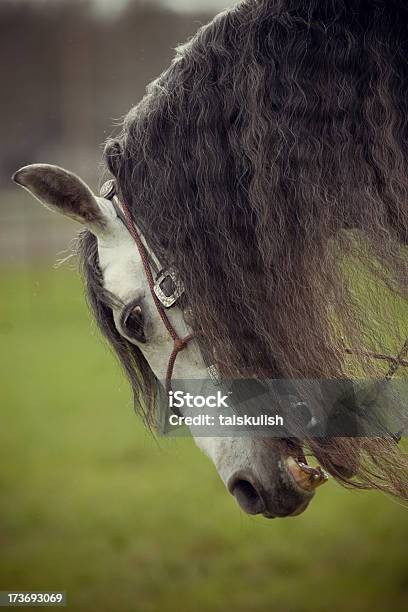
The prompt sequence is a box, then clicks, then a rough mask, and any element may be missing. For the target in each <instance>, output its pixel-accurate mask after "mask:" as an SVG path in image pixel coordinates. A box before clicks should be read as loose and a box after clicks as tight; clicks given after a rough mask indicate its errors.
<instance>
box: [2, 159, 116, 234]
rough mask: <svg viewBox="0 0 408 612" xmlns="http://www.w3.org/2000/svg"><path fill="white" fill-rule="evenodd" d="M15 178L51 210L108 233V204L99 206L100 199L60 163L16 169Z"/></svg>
mask: <svg viewBox="0 0 408 612" xmlns="http://www.w3.org/2000/svg"><path fill="white" fill-rule="evenodd" d="M12 179H13V181H14V182H16V183H17V184H18V185H21V187H24V189H26V190H27V191H29V192H30V193H32V194H33V196H34V197H35V198H37V200H39V201H40V202H41V203H42V204H44V206H46V207H47V208H49V209H50V210H52V211H56V212H59V213H61V214H62V215H65V216H66V217H70V218H71V219H74V220H75V221H78V222H79V223H81V224H82V225H85V226H86V227H87V228H88V229H89V230H90V231H91V232H92V233H93V234H95V235H97V236H98V235H102V234H104V233H105V232H106V229H107V225H108V224H109V219H110V215H109V211H108V210H107V207H106V206H100V204H99V198H98V199H97V198H96V197H95V196H94V194H93V193H92V191H91V189H90V188H89V187H88V185H86V183H84V181H83V180H82V179H80V178H79V176H77V175H76V174H73V173H72V172H69V171H68V170H64V169H63V168H60V167H58V166H52V165H49V164H32V165H30V166H24V168H21V169H20V170H17V172H15V174H13V176H12Z"/></svg>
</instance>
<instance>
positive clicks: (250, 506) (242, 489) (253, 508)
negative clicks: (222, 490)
mask: <svg viewBox="0 0 408 612" xmlns="http://www.w3.org/2000/svg"><path fill="white" fill-rule="evenodd" d="M231 493H232V494H233V496H234V497H235V499H236V500H237V502H238V503H239V505H240V506H241V508H242V509H243V510H244V512H247V513H248V514H261V513H262V512H264V511H265V504H264V502H263V500H262V497H261V496H260V495H259V493H258V491H257V490H256V489H255V487H254V486H253V485H252V484H251V483H250V482H248V480H237V481H236V482H234V484H233V485H232V486H231Z"/></svg>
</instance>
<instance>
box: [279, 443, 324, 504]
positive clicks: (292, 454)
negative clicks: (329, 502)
mask: <svg viewBox="0 0 408 612" xmlns="http://www.w3.org/2000/svg"><path fill="white" fill-rule="evenodd" d="M284 465H285V472H286V473H287V474H288V476H289V478H290V480H291V484H292V485H293V486H294V487H295V489H297V490H298V491H299V492H301V493H303V494H305V493H306V494H308V493H309V494H313V493H314V491H315V490H316V489H317V488H318V487H320V486H321V485H322V484H324V483H325V482H327V480H328V475H327V473H326V472H325V471H324V470H323V469H322V468H321V467H320V465H317V466H311V465H309V464H308V462H307V459H306V456H305V453H304V451H303V448H302V445H301V443H300V442H299V440H297V439H290V440H285V448H284Z"/></svg>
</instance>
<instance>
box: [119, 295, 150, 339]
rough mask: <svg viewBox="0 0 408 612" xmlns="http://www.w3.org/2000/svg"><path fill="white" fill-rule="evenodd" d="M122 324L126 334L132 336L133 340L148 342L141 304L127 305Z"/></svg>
mask: <svg viewBox="0 0 408 612" xmlns="http://www.w3.org/2000/svg"><path fill="white" fill-rule="evenodd" d="M120 324H121V327H122V329H123V331H124V332H125V334H126V336H128V337H129V338H132V340H137V342H146V336H145V333H144V317H143V312H142V309H141V307H140V306H139V304H136V303H132V304H130V305H129V306H126V308H125V309H124V311H123V314H122V316H121V321H120Z"/></svg>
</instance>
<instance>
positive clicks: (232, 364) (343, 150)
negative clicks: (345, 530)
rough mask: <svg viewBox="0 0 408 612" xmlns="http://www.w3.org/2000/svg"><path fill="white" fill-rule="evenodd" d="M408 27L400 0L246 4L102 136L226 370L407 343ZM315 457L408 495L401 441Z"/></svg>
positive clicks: (138, 214) (265, 370) (317, 373)
mask: <svg viewBox="0 0 408 612" xmlns="http://www.w3.org/2000/svg"><path fill="white" fill-rule="evenodd" d="M407 22H408V8H407V7H406V4H405V3H404V2H402V1H398V0H388V1H385V0H384V1H382V0H366V1H351V0H333V1H332V2H321V1H320V0H246V1H244V2H242V3H240V4H238V5H237V6H236V7H234V8H233V9H231V10H229V11H226V12H224V13H222V14H221V15H219V16H218V17H217V18H215V19H214V20H213V21H212V22H211V23H210V24H209V25H207V26H205V27H204V28H202V29H200V30H199V32H198V33H197V35H196V36H195V37H194V38H193V39H192V40H191V41H190V42H189V43H187V44H186V45H184V46H182V47H180V48H179V49H178V50H177V54H176V57H175V59H174V61H173V63H172V65H171V67H170V68H169V69H168V70H167V71H166V72H164V73H163V74H162V75H161V76H160V77H159V78H158V79H157V80H156V81H154V82H153V83H152V84H151V85H150V86H149V87H148V90H147V94H146V96H145V97H144V99H143V100H142V101H141V102H140V104H138V105H137V106H136V107H134V108H133V109H132V110H131V111H130V113H129V114H128V116H127V117H126V119H125V122H124V125H123V129H122V133H121V134H120V135H119V136H118V137H117V138H115V139H112V140H110V141H109V142H108V143H107V146H106V152H105V153H106V162H107V165H108V167H109V170H110V171H111V173H112V174H113V175H114V176H115V178H116V179H117V182H118V186H119V189H120V191H121V197H122V198H123V199H124V200H125V201H126V202H127V204H128V206H129V207H130V209H131V211H132V212H133V215H134V218H135V220H137V223H138V225H139V226H140V227H141V228H142V230H143V232H144V234H145V236H146V237H147V238H148V240H149V241H150V243H151V246H152V248H153V249H154V250H155V251H156V252H157V254H158V255H159V256H160V257H161V259H162V260H163V261H166V262H168V263H172V264H174V265H175V266H176V267H177V269H178V271H179V274H180V276H181V278H182V280H183V282H184V284H185V287H186V294H187V296H188V300H189V306H190V308H191V310H192V312H193V314H194V321H195V323H194V325H195V327H196V329H199V330H201V331H203V332H204V333H205V335H206V338H207V341H208V344H209V345H210V346H212V347H214V355H215V358H216V360H217V362H218V365H219V367H220V369H221V371H222V372H223V373H224V374H225V375H228V376H241V375H242V376H246V375H248V373H250V375H251V376H258V377H269V378H294V379H297V378H309V379H333V378H348V377H350V376H352V375H356V373H358V375H359V376H362V375H365V376H377V377H378V376H382V375H384V371H385V370H384V365H383V364H382V363H381V362H377V361H373V360H370V359H367V357H366V356H363V355H360V354H358V355H354V356H353V357H352V358H351V357H350V356H348V355H347V354H346V353H345V346H347V347H351V348H352V349H356V350H357V349H358V348H360V349H361V348H364V349H365V350H366V351H377V352H382V353H389V352H392V353H394V354H395V353H396V352H398V349H399V348H400V346H401V345H402V343H403V341H404V339H405V338H404V329H403V328H402V320H403V317H401V312H402V309H403V308H405V307H406V298H407V293H408V261H407V244H408V206H407V204H408V148H407V143H408V63H407V61H406V58H407V57H408V36H407V25H406V24H407ZM405 335H407V334H406V333H405ZM313 452H314V453H315V454H316V455H317V456H319V457H320V458H321V460H323V461H324V462H325V465H326V466H328V467H329V469H330V470H331V471H332V473H333V474H334V475H335V476H336V477H337V478H339V479H341V480H343V481H345V482H347V483H349V484H351V485H352V486H364V487H377V488H382V489H384V490H389V491H391V492H393V493H396V494H397V495H400V496H401V497H408V491H407V487H408V485H407V480H408V478H407V468H408V463H407V459H406V457H404V456H403V454H402V453H401V452H400V451H398V449H397V447H396V445H395V443H394V441H393V440H392V439H391V438H390V439H383V440H366V441H361V440H357V439H344V440H343V439H342V440H340V439H338V440H331V441H326V442H325V443H324V444H323V442H318V441H314V443H313ZM339 455H340V456H341V457H342V461H343V464H344V462H345V463H346V464H347V466H346V467H348V468H350V469H349V470H345V471H344V470H343V471H341V473H340V472H339V471H336V467H335V464H336V461H334V459H333V457H337V459H338V456H339ZM356 466H358V467H356ZM348 472H350V474H353V478H352V477H351V476H350V477H349V476H347V473H348ZM356 473H357V476H358V478H357V479H356V478H355V474H356Z"/></svg>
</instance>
